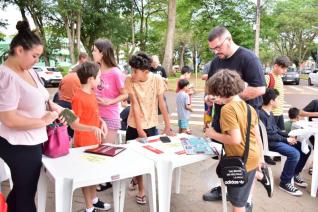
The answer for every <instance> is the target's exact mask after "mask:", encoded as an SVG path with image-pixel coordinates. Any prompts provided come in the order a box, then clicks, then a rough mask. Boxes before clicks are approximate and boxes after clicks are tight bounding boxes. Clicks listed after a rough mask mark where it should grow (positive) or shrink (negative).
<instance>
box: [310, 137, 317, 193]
mask: <svg viewBox="0 0 318 212" xmlns="http://www.w3.org/2000/svg"><path fill="white" fill-rule="evenodd" d="M317 148H318V132H316V133H315V144H314V157H313V165H312V178H311V192H310V193H311V196H312V197H316V194H317V189H318V170H317V168H318V167H317V165H318V164H317V163H318V149H317Z"/></svg>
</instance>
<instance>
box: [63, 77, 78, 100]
mask: <svg viewBox="0 0 318 212" xmlns="http://www.w3.org/2000/svg"><path fill="white" fill-rule="evenodd" d="M80 88H81V82H80V80H79V79H78V76H77V73H76V72H72V73H69V74H67V75H66V76H65V77H64V78H63V79H62V81H61V82H60V85H59V98H60V100H63V101H66V102H71V101H72V99H73V96H74V95H75V93H76V91H77V90H78V89H80Z"/></svg>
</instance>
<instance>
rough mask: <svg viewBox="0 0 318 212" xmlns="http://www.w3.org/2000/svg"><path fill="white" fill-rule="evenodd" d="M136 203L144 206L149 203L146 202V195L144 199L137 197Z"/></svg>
mask: <svg viewBox="0 0 318 212" xmlns="http://www.w3.org/2000/svg"><path fill="white" fill-rule="evenodd" d="M136 202H137V203H138V204H140V205H144V204H146V203H147V201H146V195H143V196H142V197H140V196H136Z"/></svg>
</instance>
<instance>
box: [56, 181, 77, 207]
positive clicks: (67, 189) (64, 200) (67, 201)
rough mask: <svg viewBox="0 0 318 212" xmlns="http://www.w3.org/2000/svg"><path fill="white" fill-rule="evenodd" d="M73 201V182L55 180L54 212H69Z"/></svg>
mask: <svg viewBox="0 0 318 212" xmlns="http://www.w3.org/2000/svg"><path fill="white" fill-rule="evenodd" d="M72 200H73V180H72V179H61V180H60V179H58V180H55V211H58V212H71V210H72Z"/></svg>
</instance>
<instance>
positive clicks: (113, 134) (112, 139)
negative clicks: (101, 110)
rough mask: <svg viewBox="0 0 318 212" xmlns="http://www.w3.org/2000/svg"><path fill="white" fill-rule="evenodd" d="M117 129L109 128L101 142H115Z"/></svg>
mask: <svg viewBox="0 0 318 212" xmlns="http://www.w3.org/2000/svg"><path fill="white" fill-rule="evenodd" d="M117 140H118V139H117V130H114V129H109V128H108V133H107V135H106V137H105V138H104V139H103V143H111V144H115V143H117Z"/></svg>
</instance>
